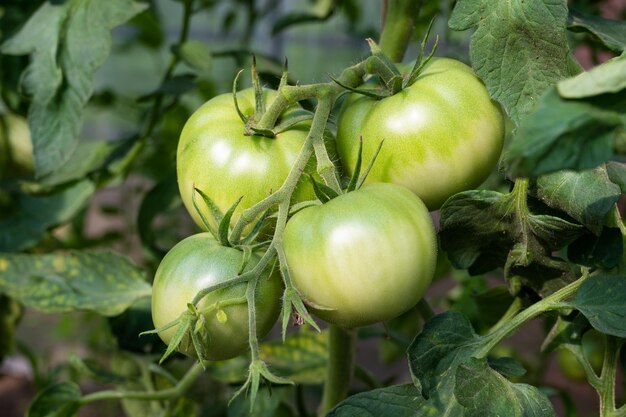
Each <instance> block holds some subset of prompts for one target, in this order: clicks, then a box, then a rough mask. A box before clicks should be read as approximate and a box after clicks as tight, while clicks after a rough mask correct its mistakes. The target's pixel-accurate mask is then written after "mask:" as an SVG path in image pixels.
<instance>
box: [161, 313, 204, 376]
mask: <svg viewBox="0 0 626 417" xmlns="http://www.w3.org/2000/svg"><path fill="white" fill-rule="evenodd" d="M200 318H201V320H198V321H197V322H196V323H195V324H196V325H195V326H194V330H193V331H192V332H189V336H190V337H191V343H192V344H193V349H194V350H195V351H196V355H197V356H198V360H199V361H200V366H202V369H204V370H205V371H206V365H205V362H206V359H205V358H204V350H203V349H202V345H201V344H200V339H198V334H201V333H202V332H203V331H204V326H203V322H204V316H202V315H200ZM198 324H200V326H198ZM190 326H191V324H190ZM168 348H169V346H168Z"/></svg>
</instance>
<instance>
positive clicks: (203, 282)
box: [152, 233, 282, 360]
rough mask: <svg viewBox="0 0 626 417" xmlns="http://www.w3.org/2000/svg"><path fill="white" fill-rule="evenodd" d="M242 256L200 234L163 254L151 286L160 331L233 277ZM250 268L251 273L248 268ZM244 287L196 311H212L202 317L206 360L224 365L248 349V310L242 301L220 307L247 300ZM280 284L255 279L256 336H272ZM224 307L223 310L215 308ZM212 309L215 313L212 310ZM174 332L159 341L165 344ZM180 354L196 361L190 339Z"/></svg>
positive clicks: (216, 295)
mask: <svg viewBox="0 0 626 417" xmlns="http://www.w3.org/2000/svg"><path fill="white" fill-rule="evenodd" d="M243 257H244V254H243V252H242V251H240V250H238V249H234V248H228V247H224V246H221V245H220V244H219V243H218V242H217V241H215V240H214V238H213V237H212V235H211V234H210V233H199V234H196V235H193V236H190V237H188V238H186V239H184V240H182V241H180V242H179V243H178V244H176V245H175V246H174V247H173V248H172V249H171V250H170V251H169V252H168V253H167V255H165V257H164V258H163V260H162V261H161V264H160V265H159V268H158V269H157V272H156V276H155V278H154V283H153V287H152V320H153V322H154V326H155V327H156V328H160V327H162V326H164V325H166V324H168V323H170V322H172V321H174V320H176V319H177V318H178V317H179V316H180V315H181V314H182V313H183V312H185V311H186V310H187V304H188V303H190V302H191V301H192V300H193V298H194V296H195V295H196V294H197V293H198V291H200V290H202V289H204V288H206V287H209V286H211V285H214V284H217V283H220V282H223V281H226V280H228V279H231V278H234V277H235V276H237V273H238V271H239V269H240V267H241V265H242V260H243ZM258 260H259V256H258V255H257V254H253V255H252V258H251V259H250V261H249V263H248V265H249V267H253V266H254V265H255V264H256V262H257V261H258ZM248 269H249V268H248ZM246 286H247V284H245V283H244V284H237V285H234V286H230V287H226V288H224V289H221V290H217V291H213V292H211V293H209V294H208V295H207V296H206V297H204V298H203V299H202V301H201V302H200V303H199V305H198V309H199V310H202V309H207V308H208V309H210V311H208V312H206V313H205V314H204V330H205V334H206V335H207V337H206V340H205V344H206V345H207V346H206V351H205V352H204V354H205V358H207V359H211V360H223V359H229V358H233V357H235V356H238V355H240V354H242V353H244V352H245V351H246V350H247V349H248V305H247V303H245V302H241V303H238V304H233V305H229V306H224V304H223V303H224V302H228V300H232V299H236V298H239V297H243V296H245V293H246ZM281 295H282V280H281V278H280V275H279V274H278V273H273V274H272V275H271V276H270V275H269V273H267V272H266V273H265V274H264V275H262V276H261V277H260V278H259V282H258V284H257V292H256V296H255V306H256V319H257V320H256V321H257V324H256V325H257V334H258V336H259V337H263V336H265V335H266V334H267V332H269V331H270V329H271V328H272V326H273V325H274V323H275V322H276V319H277V318H278V313H279V311H280V297H281ZM220 303H222V307H219V304H220ZM211 306H214V307H215V308H212V309H211V308H210V307H211ZM176 329H177V327H173V328H170V329H167V330H164V331H162V332H159V336H160V337H161V339H163V341H164V342H165V343H169V341H170V340H171V338H172V337H173V336H174V334H175V333H176ZM179 350H180V351H181V352H183V353H185V354H187V355H189V356H192V357H194V356H195V351H194V349H193V345H192V343H191V340H190V339H189V338H185V339H184V340H183V342H182V343H181V345H180V347H179Z"/></svg>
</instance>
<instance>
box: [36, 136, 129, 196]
mask: <svg viewBox="0 0 626 417" xmlns="http://www.w3.org/2000/svg"><path fill="white" fill-rule="evenodd" d="M119 148H120V143H118V142H109V141H104V140H98V141H81V142H79V143H78V145H77V147H76V149H74V152H72V154H71V156H70V158H69V160H68V161H67V162H65V163H64V164H63V165H61V166H60V167H59V168H58V169H56V170H55V171H54V172H52V173H51V174H50V175H46V176H45V177H43V178H41V180H40V181H39V184H40V185H42V186H48V187H50V186H57V185H61V184H65V183H68V182H71V181H77V180H82V179H84V178H85V177H86V176H87V175H88V174H91V173H92V172H94V171H96V170H99V169H101V168H103V167H104V165H105V164H106V162H107V161H108V159H109V158H110V157H111V156H112V155H113V154H114V153H115V152H116V151H117V150H118V149H119Z"/></svg>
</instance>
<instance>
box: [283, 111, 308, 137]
mask: <svg viewBox="0 0 626 417" xmlns="http://www.w3.org/2000/svg"><path fill="white" fill-rule="evenodd" d="M308 120H313V113H312V112H310V111H308V110H304V109H301V110H299V111H297V112H294V114H291V115H290V116H289V117H287V118H286V119H285V120H283V121H282V122H281V123H280V124H279V125H277V126H276V127H275V128H274V130H273V132H274V134H275V135H277V134H279V133H282V132H285V131H287V130H289V129H290V128H292V127H293V126H295V125H297V124H298V123H302V122H306V121H308Z"/></svg>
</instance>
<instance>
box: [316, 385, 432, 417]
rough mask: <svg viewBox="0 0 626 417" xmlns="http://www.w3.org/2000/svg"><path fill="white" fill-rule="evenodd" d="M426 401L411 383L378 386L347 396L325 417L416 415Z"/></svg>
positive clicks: (410, 416) (407, 416) (402, 416)
mask: <svg viewBox="0 0 626 417" xmlns="http://www.w3.org/2000/svg"><path fill="white" fill-rule="evenodd" d="M426 407H427V405H426V401H425V400H424V399H423V398H422V396H421V395H420V393H419V391H418V390H417V388H415V386H414V385H412V384H405V385H395V386H391V387H385V388H379V389H375V390H371V391H366V392H362V393H360V394H356V395H353V396H351V397H348V398H347V399H346V400H344V401H342V402H341V403H339V404H338V405H337V406H336V407H335V408H334V409H332V410H331V411H330V413H329V414H328V415H327V417H417V416H421V415H424V416H425V415H431V414H427V413H424V414H420V411H425V410H427V408H426Z"/></svg>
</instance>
